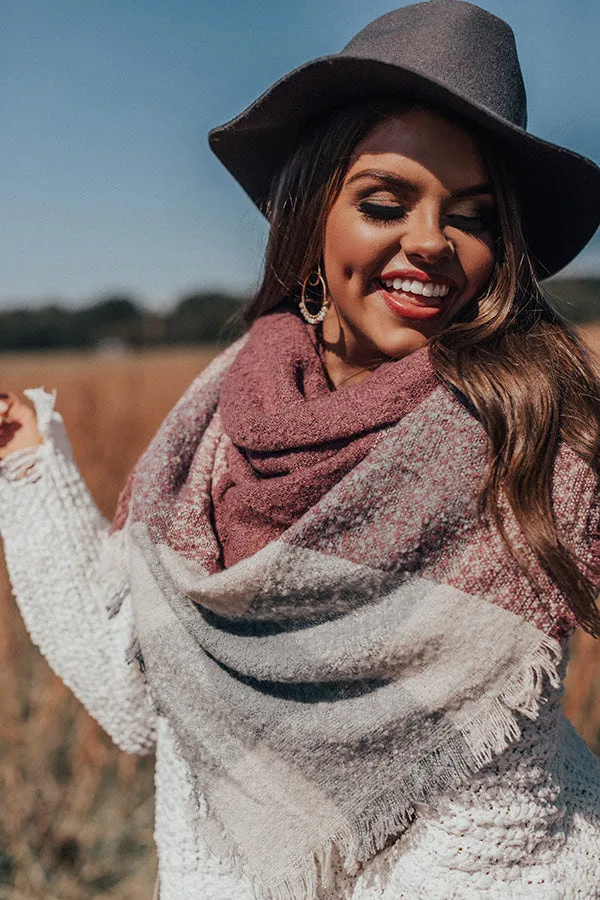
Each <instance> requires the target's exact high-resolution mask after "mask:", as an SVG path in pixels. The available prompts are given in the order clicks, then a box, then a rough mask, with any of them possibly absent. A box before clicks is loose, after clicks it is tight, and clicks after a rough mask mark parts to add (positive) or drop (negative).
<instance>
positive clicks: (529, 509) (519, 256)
mask: <svg viewBox="0 0 600 900" xmlns="http://www.w3.org/2000/svg"><path fill="white" fill-rule="evenodd" d="M409 106H414V104H406V103H402V102H399V101H398V100H382V101H380V102H377V103H374V102H372V101H371V102H369V103H362V104H359V105H355V106H352V107H346V108H341V109H339V110H337V111H335V112H334V113H329V114H328V115H327V116H325V117H321V118H319V119H317V120H315V121H314V123H313V124H312V125H311V127H310V128H308V129H307V130H306V132H305V134H304V136H303V139H302V140H301V142H300V143H299V145H298V147H297V149H296V151H295V152H294V153H293V154H292V155H291V157H290V158H289V159H288V160H287V162H286V164H285V165H284V167H283V169H282V170H281V172H280V173H279V174H278V176H277V178H276V179H275V180H274V183H273V187H272V191H271V196H270V198H269V202H268V206H267V213H268V216H269V219H270V222H271V228H270V235H269V240H268V244H267V249H266V254H265V261H264V272H263V277H262V283H261V284H260V287H259V289H258V291H257V293H256V295H255V296H254V298H253V299H252V301H251V302H250V304H249V305H248V307H247V309H246V310H245V314H244V315H245V320H246V322H247V323H248V324H249V323H251V322H252V321H253V320H254V319H256V318H257V317H258V316H260V315H262V314H263V313H265V312H266V311H267V310H269V309H271V308H272V307H273V306H275V305H276V304H277V303H278V302H279V301H280V300H281V299H282V297H284V296H296V297H297V296H298V295H299V291H300V287H301V285H302V283H303V281H304V279H305V278H306V277H307V276H308V275H309V274H310V272H311V271H313V270H314V268H315V265H316V263H317V261H319V260H320V259H321V255H322V250H323V243H324V234H325V224H326V221H327V217H328V214H329V211H330V210H331V207H332V205H333V203H334V201H335V199H336V198H337V196H338V194H339V192H340V190H341V188H342V185H343V182H344V178H345V175H346V172H347V170H348V166H349V163H350V160H351V157H352V153H353V150H354V148H355V147H356V145H357V143H358V142H359V141H360V140H361V139H362V138H363V137H365V136H366V135H367V134H368V132H369V131H371V129H372V128H374V127H375V126H376V125H377V124H379V123H380V122H381V121H383V120H384V119H385V118H386V117H389V116H394V115H398V114H401V113H402V112H403V111H405V110H406V109H408V108H409ZM419 107H420V108H425V107H423V106H422V105H421V104H419ZM429 108H431V107H429ZM438 112H440V113H441V114H442V115H446V116H448V113H447V112H444V111H443V110H438ZM453 118H455V119H456V120H457V121H458V122H459V123H461V119H460V118H458V117H454V116H453ZM462 124H463V126H464V127H466V128H467V129H468V130H469V132H470V133H471V135H472V136H473V139H474V140H475V141H476V143H477V145H478V147H479V150H480V152H481V155H482V158H483V161H484V163H485V165H486V166H487V168H488V171H489V175H490V179H491V182H492V185H493V189H494V193H495V197H496V203H497V210H498V232H497V241H496V263H495V268H494V272H493V275H492V277H491V279H490V282H489V284H488V285H487V287H486V290H485V291H484V293H483V294H482V295H480V296H479V297H478V298H476V299H475V300H474V301H472V302H471V303H469V304H467V305H466V306H465V307H463V309H461V310H460V312H459V314H458V315H457V316H456V317H455V319H454V320H453V321H452V322H451V323H449V324H448V325H447V326H446V327H445V328H444V329H443V330H442V331H441V333H440V334H438V335H436V336H435V337H433V338H432V339H431V340H430V349H431V357H432V361H433V365H434V368H435V370H436V372H437V374H438V375H439V376H440V377H441V378H442V379H444V380H445V381H446V382H447V383H449V384H450V385H452V386H453V387H454V388H455V389H456V390H458V391H459V392H460V393H461V394H462V395H463V396H464V397H466V398H467V400H468V401H470V403H471V404H472V406H473V407H474V409H475V411H476V414H477V416H478V417H479V419H480V421H481V423H482V425H483V427H484V428H485V431H486V433H487V435H488V438H489V440H488V468H487V472H486V477H485V479H484V482H483V484H482V487H481V490H480V494H479V500H478V503H479V507H478V509H479V513H480V514H485V515H489V516H490V517H491V519H492V521H493V522H494V523H495V525H496V527H497V528H498V530H499V532H500V534H501V535H502V538H503V540H504V541H505V543H506V545H507V547H508V549H509V551H510V553H511V555H512V556H513V558H514V559H515V560H516V562H517V563H518V564H519V566H520V567H521V568H522V569H523V570H524V571H525V572H526V573H527V574H528V575H530V573H529V570H528V567H527V566H526V564H525V563H524V561H523V560H522V559H521V556H520V554H519V553H518V552H517V551H516V550H515V549H514V548H513V547H512V545H511V542H510V540H509V538H508V536H507V534H506V530H505V528H504V525H503V521H502V513H501V509H500V499H501V497H502V496H505V497H506V499H507V500H508V502H509V504H510V506H511V508H512V510H513V513H514V515H515V518H516V519H517V521H518V523H519V525H520V527H521V529H522V531H523V534H524V536H525V539H526V540H527V542H528V543H529V545H530V547H531V548H532V550H533V551H534V552H535V554H536V556H537V558H538V560H539V561H540V563H541V564H542V566H543V567H544V568H545V569H546V570H547V571H548V572H549V574H550V575H551V577H553V579H554V580H555V582H556V584H557V585H558V587H559V588H560V590H561V591H562V592H563V593H564V595H565V596H566V597H567V599H568V602H569V605H570V607H571V609H572V610H573V612H574V614H575V616H576V618H577V621H578V622H579V624H580V626H581V627H582V628H583V629H585V630H586V631H588V632H589V633H590V634H593V635H595V636H598V635H600V613H599V611H598V607H597V604H596V599H597V590H596V589H595V588H594V587H593V584H592V583H591V581H590V580H589V578H588V577H587V576H586V575H585V574H584V572H583V571H582V570H581V568H580V564H581V563H583V565H584V566H585V563H584V562H583V561H582V560H580V559H579V557H578V556H577V555H576V553H575V551H574V550H573V548H571V547H569V546H568V545H567V544H565V542H564V541H563V539H562V538H561V536H560V534H559V532H558V529H557V527H556V523H555V520H554V515H553V509H552V503H551V489H552V469H553V460H554V458H555V454H556V452H557V450H558V446H559V442H560V441H565V442H566V443H567V444H568V445H569V446H570V447H571V448H572V449H573V450H574V451H575V452H576V453H577V454H578V455H579V456H580V457H581V458H582V459H583V460H585V462H587V463H588V464H589V465H590V466H591V467H592V468H593V469H594V471H595V473H596V474H597V475H600V376H599V374H598V371H597V369H596V368H595V365H594V362H593V358H592V355H591V352H590V350H589V349H588V347H587V345H586V343H585V341H584V340H583V338H582V337H581V336H580V334H579V332H578V330H577V329H576V328H575V326H573V325H571V324H570V323H569V322H568V321H567V320H566V319H564V318H563V317H562V316H561V315H560V314H559V313H558V312H557V311H556V310H555V309H554V308H553V307H552V306H551V305H550V303H549V301H548V300H547V299H546V297H545V295H544V292H543V291H542V289H541V287H540V284H539V281H538V279H537V278H536V274H535V268H534V263H533V260H532V259H531V256H530V254H529V252H528V249H527V245H526V241H525V237H524V234H523V231H522V227H521V215H520V207H519V198H518V196H517V192H516V190H515V187H514V184H513V181H512V179H511V177H510V172H509V167H508V164H507V162H506V160H505V159H504V158H503V156H502V154H501V153H500V152H499V150H498V148H497V147H496V146H494V145H493V144H492V142H490V141H486V139H485V137H483V136H482V134H481V133H480V132H478V131H477V130H476V129H474V128H473V127H472V126H471V125H470V124H468V123H465V122H464V121H463V122H462ZM590 568H591V570H592V572H594V573H598V571H599V570H598V569H597V568H596V567H594V566H591V567H590ZM530 577H532V579H533V576H530ZM533 580H534V583H535V579H533Z"/></svg>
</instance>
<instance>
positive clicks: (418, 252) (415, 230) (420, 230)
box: [401, 209, 454, 263]
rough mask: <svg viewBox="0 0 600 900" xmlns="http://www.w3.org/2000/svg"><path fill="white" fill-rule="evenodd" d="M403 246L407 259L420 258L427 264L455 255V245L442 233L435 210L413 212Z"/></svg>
mask: <svg viewBox="0 0 600 900" xmlns="http://www.w3.org/2000/svg"><path fill="white" fill-rule="evenodd" d="M401 244H402V249H403V251H404V253H405V255H406V256H407V257H411V256H412V257H418V258H419V259H421V260H423V261H424V262H427V263H435V262H438V261H439V260H441V259H449V258H450V257H451V256H453V255H454V244H453V243H452V241H451V240H449V238H448V237H446V235H445V234H444V232H443V231H442V228H441V226H440V217H439V213H437V212H434V211H433V210H417V209H414V210H413V212H412V215H411V216H409V219H408V221H407V223H406V229H405V231H404V234H403V236H402V238H401Z"/></svg>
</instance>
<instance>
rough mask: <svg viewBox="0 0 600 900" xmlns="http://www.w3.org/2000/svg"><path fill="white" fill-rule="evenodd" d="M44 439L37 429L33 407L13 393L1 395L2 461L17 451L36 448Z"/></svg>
mask: <svg viewBox="0 0 600 900" xmlns="http://www.w3.org/2000/svg"><path fill="white" fill-rule="evenodd" d="M43 442H44V439H43V438H42V436H41V434H40V433H39V431H38V428H37V420H36V415H35V411H34V409H33V407H32V406H31V404H30V403H29V401H27V400H26V399H25V398H24V397H22V396H19V395H18V394H14V393H13V392H12V391H4V392H1V393H0V459H4V457H5V456H8V454H9V453H13V452H14V451H15V450H24V449H26V448H27V447H36V446H38V444H42V443H43Z"/></svg>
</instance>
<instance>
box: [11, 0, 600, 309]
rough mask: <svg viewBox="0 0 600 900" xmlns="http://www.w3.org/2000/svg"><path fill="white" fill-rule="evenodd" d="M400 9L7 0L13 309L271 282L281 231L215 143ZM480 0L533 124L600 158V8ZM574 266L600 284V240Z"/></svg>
mask: <svg viewBox="0 0 600 900" xmlns="http://www.w3.org/2000/svg"><path fill="white" fill-rule="evenodd" d="M394 5H395V4H394V0H304V2H295V3H288V4H286V3H284V2H282V0H263V2H252V3H250V2H248V0H246V2H241V0H227V2H216V0H170V2H164V0H163V2H161V0H37V2H35V0H18V2H14V0H13V2H9V0H2V2H1V9H2V29H1V33H0V157H1V165H0V198H1V203H2V211H3V215H2V226H3V227H2V241H1V242H0V272H1V274H2V277H1V279H0V308H2V307H4V308H6V307H8V306H13V305H16V304H18V305H39V304H40V303H43V302H48V301H50V300H60V301H66V302H67V303H69V304H76V303H88V302H90V301H91V300H94V299H97V298H99V297H102V296H105V295H107V294H109V293H115V292H118V293H127V294H129V295H131V296H133V297H136V298H138V299H139V300H141V301H144V302H146V303H148V305H150V306H152V307H153V308H156V309H166V308H168V307H169V306H171V305H172V304H173V303H174V302H175V301H176V300H177V298H178V297H180V296H181V295H182V294H183V293H185V292H186V291H188V290H191V289H194V288H208V287H211V288H212V287H221V288H227V289H230V290H235V291H240V292H242V291H246V290H248V289H250V288H252V287H253V286H255V284H256V282H257V279H258V277H259V274H260V264H261V254H262V250H263V247H264V241H265V235H266V229H265V225H264V222H263V221H262V219H261V217H260V216H259V214H258V213H257V212H256V211H255V210H254V208H253V207H252V204H251V203H250V201H249V200H248V199H247V198H246V196H245V194H244V193H243V191H242V190H241V188H239V187H238V186H237V185H236V184H235V182H234V181H233V179H232V178H231V176H230V175H229V174H228V173H227V172H226V171H225V169H223V167H222V166H221V165H220V163H219V162H218V161H217V160H216V158H215V157H213V156H212V154H211V152H210V151H209V149H208V146H207V141H206V133H207V131H208V129H209V128H211V127H212V126H214V125H218V124H221V123H223V122H224V121H226V120H227V119H229V118H231V117H232V116H233V115H235V114H237V113H238V112H240V111H241V109H243V108H244V107H245V106H247V105H248V104H249V103H250V102H251V101H252V100H254V99H255V97H257V96H258V95H259V94H260V93H261V92H262V91H263V90H264V89H265V88H266V87H268V85H269V84H271V83H272V82H273V81H275V80H276V79H277V78H278V77H280V76H281V75H283V74H284V73H285V72H287V71H288V70H289V69H291V68H293V67H294V66H296V65H299V64H300V63H302V62H304V61H306V60H307V59H310V58H313V57H317V56H321V55H324V54H327V53H332V52H336V51H337V50H339V49H341V47H342V46H343V45H344V44H345V43H346V42H347V41H348V40H349V39H350V37H352V35H354V34H355V33H356V32H357V31H358V30H359V29H360V28H361V27H363V26H364V25H365V24H366V23H367V22H368V21H370V20H371V19H373V18H375V17H376V16H377V15H380V14H382V13H384V12H387V11H388V10H390V9H392V8H393V7H394ZM401 5H405V4H401ZM480 5H482V6H484V7H485V8H486V9H489V10H490V11H491V12H494V13H496V14H497V15H499V16H501V17H502V18H505V19H507V21H509V22H510V24H511V25H512V27H513V29H514V31H515V34H516V37H517V45H518V48H519V55H520V58H521V65H522V68H523V72H524V76H525V82H526V85H527V91H528V99H529V128H530V130H531V131H532V132H533V133H535V134H537V135H539V136H540V137H543V138H546V139H547V140H551V141H555V142H557V143H561V144H564V145H565V146H567V147H570V148H571V149H573V150H576V151H578V152H580V153H583V154H585V155H587V156H590V157H591V158H592V159H594V160H595V161H596V162H600V53H599V52H598V35H600V3H599V2H598V0H577V2H575V3H573V2H572V0H482V2H481V4H480ZM571 271H573V272H585V273H592V272H594V273H598V274H600V237H599V236H597V237H596V238H595V239H594V241H593V242H592V243H591V244H590V245H589V248H588V249H586V250H585V251H584V252H583V253H582V254H581V255H580V257H579V258H578V260H577V261H576V262H575V263H574V264H573V265H572V267H571Z"/></svg>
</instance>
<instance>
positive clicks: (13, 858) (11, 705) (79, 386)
mask: <svg viewBox="0 0 600 900" xmlns="http://www.w3.org/2000/svg"><path fill="white" fill-rule="evenodd" d="M586 334H587V336H588V338H589V340H590V343H591V344H592V346H593V347H594V348H598V351H599V353H600V326H597V327H593V328H592V327H590V328H589V329H587V332H586ZM212 355H213V352H212V351H209V350H206V349H202V348H192V349H181V348H177V349H173V350H160V351H145V352H140V353H135V354H131V355H128V356H126V357H123V358H115V359H111V358H106V357H102V356H97V355H92V354H81V355H78V354H75V353H70V354H63V353H60V354H47V355H43V354H40V355H22V356H4V357H2V356H0V386H1V387H2V388H3V389H9V390H16V391H21V390H23V388H25V387H37V386H44V387H45V388H46V389H47V390H49V389H52V388H56V389H57V408H58V409H59V411H60V412H61V413H62V415H63V417H64V419H65V422H66V426H67V430H68V433H69V436H70V438H71V442H72V444H73V449H74V454H75V458H76V460H77V462H78V463H79V466H80V468H81V470H82V473H83V475H84V478H85V480H86V482H87V484H88V486H89V488H90V490H91V492H92V494H93V496H94V498H95V500H96V502H97V503H98V505H99V507H100V509H101V510H102V512H103V513H104V514H105V515H106V516H110V515H111V514H112V512H113V510H114V507H115V503H116V499H117V495H118V492H119V490H120V488H121V487H122V486H123V484H124V482H125V479H126V477H127V475H128V473H129V471H130V470H131V468H132V466H133V464H134V463H135V461H136V459H137V458H138V457H139V455H140V453H141V452H142V451H143V449H144V448H145V446H146V445H147V444H148V441H149V440H150V438H151V437H152V435H153V433H154V431H155V430H156V428H157V427H158V425H159V424H160V422H161V421H162V419H163V418H164V416H165V415H166V413H167V412H168V411H169V409H170V408H171V407H172V406H173V404H174V403H175V402H176V400H177V399H178V398H179V397H180V396H181V394H182V393H183V391H184V390H185V388H186V387H187V386H188V384H189V383H190V382H191V381H192V379H193V378H194V377H195V375H196V374H197V373H198V372H199V371H200V370H201V369H202V368H203V367H204V365H206V363H207V362H208V360H209V359H210V358H211V356H212ZM0 691H1V694H2V698H3V702H2V706H1V708H0V793H1V796H2V804H1V809H0V900H9V898H10V900H85V898H92V897H93V898H96V897H101V898H111V900H150V897H151V896H152V886H153V883H154V877H155V873H156V859H155V854H154V848H153V840H152V828H153V761H152V759H151V758H136V757H133V756H130V755H128V754H125V753H122V752H121V751H119V750H118V749H117V748H115V747H114V746H113V745H112V744H111V742H110V740H109V739H108V738H107V737H106V735H105V734H104V733H103V732H102V731H101V729H100V728H99V726H97V725H96V724H95V723H94V721H93V720H92V719H91V718H90V717H89V716H88V715H87V714H86V713H85V711H84V710H83V709H82V708H81V706H80V705H79V704H78V702H77V701H76V700H75V699H74V698H73V696H72V695H71V694H70V693H69V691H68V690H67V689H66V688H65V687H64V686H63V685H62V683H61V681H60V680H59V679H58V678H57V677H56V676H55V675H54V674H53V673H52V672H51V671H50V669H49V668H48V666H47V664H46V663H45V661H44V660H43V658H42V657H41V656H40V654H39V652H38V651H37V650H36V649H35V648H34V647H33V646H32V645H31V643H30V641H29V639H28V637H27V634H26V632H25V629H24V627H23V624H22V622H21V619H20V617H19V614H18V612H17V610H16V607H15V604H14V601H13V599H12V596H11V593H10V588H9V586H8V582H7V579H6V574H5V572H3V571H2V572H0ZM564 706H565V710H566V712H567V715H568V716H569V717H570V718H571V720H572V721H573V723H574V725H575V727H576V728H577V729H578V731H579V732H580V733H581V734H582V735H583V737H584V738H585V739H586V740H587V741H588V743H589V744H590V745H591V746H593V747H594V748H595V749H596V750H597V751H598V750H599V749H600V642H594V641H592V640H591V639H589V638H588V637H587V636H586V635H576V636H575V638H574V640H573V648H572V659H571V662H570V665H569V671H568V675H567V682H566V689H565V699H564Z"/></svg>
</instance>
